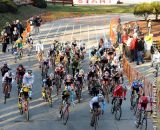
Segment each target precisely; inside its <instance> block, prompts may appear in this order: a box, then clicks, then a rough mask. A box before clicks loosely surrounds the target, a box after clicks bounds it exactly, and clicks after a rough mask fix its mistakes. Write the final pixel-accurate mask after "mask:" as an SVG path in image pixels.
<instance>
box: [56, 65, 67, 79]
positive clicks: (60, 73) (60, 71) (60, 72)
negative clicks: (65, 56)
mask: <svg viewBox="0 0 160 130" xmlns="http://www.w3.org/2000/svg"><path fill="white" fill-rule="evenodd" d="M55 74H56V76H57V75H58V76H60V78H61V79H63V77H64V74H65V71H64V67H63V65H62V64H58V66H57V67H56V68H55Z"/></svg>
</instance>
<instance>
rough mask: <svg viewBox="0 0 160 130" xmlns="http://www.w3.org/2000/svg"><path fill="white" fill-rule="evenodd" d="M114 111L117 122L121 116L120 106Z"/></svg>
mask: <svg viewBox="0 0 160 130" xmlns="http://www.w3.org/2000/svg"><path fill="white" fill-rule="evenodd" d="M115 111H116V113H115V118H116V119H117V120H120V118H121V115H122V109H121V106H120V105H118V106H117V107H116V108H115Z"/></svg>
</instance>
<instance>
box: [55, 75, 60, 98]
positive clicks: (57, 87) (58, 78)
mask: <svg viewBox="0 0 160 130" xmlns="http://www.w3.org/2000/svg"><path fill="white" fill-rule="evenodd" d="M55 79H56V81H57V82H56V89H57V96H58V95H59V91H60V89H61V83H62V79H61V76H60V75H58V74H56V76H55Z"/></svg>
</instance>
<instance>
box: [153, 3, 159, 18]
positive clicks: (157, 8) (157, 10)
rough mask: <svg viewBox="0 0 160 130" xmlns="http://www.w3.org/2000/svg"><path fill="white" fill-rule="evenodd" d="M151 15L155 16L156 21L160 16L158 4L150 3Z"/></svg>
mask: <svg viewBox="0 0 160 130" xmlns="http://www.w3.org/2000/svg"><path fill="white" fill-rule="evenodd" d="M151 6H152V13H153V14H154V15H155V16H156V19H158V16H159V14H160V2H152V3H151Z"/></svg>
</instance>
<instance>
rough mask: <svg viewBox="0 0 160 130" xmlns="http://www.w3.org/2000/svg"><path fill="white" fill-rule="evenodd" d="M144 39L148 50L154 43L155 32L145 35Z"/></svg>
mask: <svg viewBox="0 0 160 130" xmlns="http://www.w3.org/2000/svg"><path fill="white" fill-rule="evenodd" d="M144 40H145V46H146V50H150V49H151V46H152V43H153V34H150V35H148V36H145V38H144Z"/></svg>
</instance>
